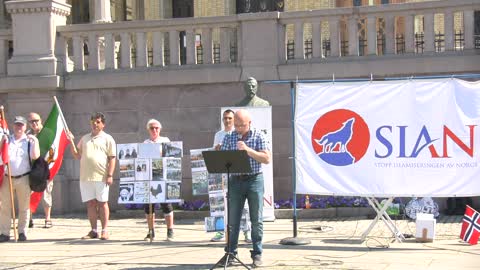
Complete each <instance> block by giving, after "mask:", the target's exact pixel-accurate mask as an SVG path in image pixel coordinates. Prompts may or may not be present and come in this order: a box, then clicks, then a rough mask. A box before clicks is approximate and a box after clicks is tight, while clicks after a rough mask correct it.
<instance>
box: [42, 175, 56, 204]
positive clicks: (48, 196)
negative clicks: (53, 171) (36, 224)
mask: <svg viewBox="0 0 480 270" xmlns="http://www.w3.org/2000/svg"><path fill="white" fill-rule="evenodd" d="M52 190H53V180H50V181H48V185H47V188H46V189H45V191H44V192H43V197H42V205H43V207H47V206H48V207H52Z"/></svg>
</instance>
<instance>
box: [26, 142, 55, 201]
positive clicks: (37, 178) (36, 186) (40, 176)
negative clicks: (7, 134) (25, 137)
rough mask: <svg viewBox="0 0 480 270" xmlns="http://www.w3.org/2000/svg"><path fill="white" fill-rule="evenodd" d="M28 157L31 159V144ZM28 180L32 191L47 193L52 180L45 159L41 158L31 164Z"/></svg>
mask: <svg viewBox="0 0 480 270" xmlns="http://www.w3.org/2000/svg"><path fill="white" fill-rule="evenodd" d="M28 157H29V159H30V143H29V144H28ZM28 178H29V179H28V180H29V183H30V189H31V190H32V191H35V192H43V191H45V189H46V188H47V185H48V179H50V169H49V168H48V163H47V162H46V161H45V159H43V158H42V157H39V158H37V159H36V160H34V161H33V162H32V163H31V168H30V174H29V175H28Z"/></svg>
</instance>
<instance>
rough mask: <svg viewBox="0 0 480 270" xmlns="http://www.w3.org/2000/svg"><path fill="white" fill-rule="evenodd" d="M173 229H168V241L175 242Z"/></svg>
mask: <svg viewBox="0 0 480 270" xmlns="http://www.w3.org/2000/svg"><path fill="white" fill-rule="evenodd" d="M173 239H174V236H173V229H167V241H173Z"/></svg>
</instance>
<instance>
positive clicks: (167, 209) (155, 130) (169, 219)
mask: <svg viewBox="0 0 480 270" xmlns="http://www.w3.org/2000/svg"><path fill="white" fill-rule="evenodd" d="M161 130H162V124H160V122H159V121H158V120H156V119H150V120H148V122H147V132H148V134H149V135H150V138H148V139H146V140H145V141H144V143H164V142H170V139H169V138H168V137H162V136H160V132H161ZM160 206H161V208H162V211H163V215H164V216H165V224H166V225H167V240H168V241H171V240H173V207H172V204H171V203H161V204H160ZM144 209H145V217H146V219H147V224H148V234H147V236H146V237H145V240H153V239H154V238H155V231H154V224H155V205H151V207H150V204H145V208H144Z"/></svg>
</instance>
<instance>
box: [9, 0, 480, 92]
mask: <svg viewBox="0 0 480 270" xmlns="http://www.w3.org/2000/svg"><path fill="white" fill-rule="evenodd" d="M36 2H42V1H36ZM46 2H52V3H53V4H49V5H53V6H55V5H56V6H59V5H60V4H58V3H56V0H51V1H46ZM28 3H30V2H23V1H12V3H10V4H9V6H10V9H9V10H11V12H13V11H15V10H20V9H21V7H20V5H22V6H23V5H27V4H28ZM42 3H43V2H42ZM31 5H33V4H31ZM17 6H19V7H17ZM62 8H65V9H66V10H67V9H68V7H67V6H65V7H63V6H62ZM22 10H24V9H22ZM32 10H36V9H32ZM476 10H477V11H478V10H480V1H479V0H457V1H451V0H443V1H428V2H411V3H402V4H389V5H378V6H361V7H344V8H332V9H323V10H311V11H297V12H265V13H248V14H238V15H231V16H222V17H202V18H176V19H165V20H155V21H127V22H115V23H95V24H76V25H64V22H63V21H59V22H58V23H56V24H52V25H50V27H51V28H52V29H55V30H56V32H57V35H56V36H55V37H53V36H52V37H51V39H55V42H51V43H52V44H50V38H48V39H47V41H48V42H47V43H45V44H47V45H45V46H43V47H45V48H42V53H38V55H33V56H32V55H30V54H28V51H26V48H30V47H34V45H28V46H27V45H26V44H27V43H28V42H27V43H26V42H17V43H15V42H14V43H13V45H14V46H13V47H14V53H13V58H15V59H16V60H15V61H13V58H12V61H10V62H8V64H7V60H8V59H7V58H8V56H7V55H8V54H7V52H5V50H6V48H7V47H6V44H4V43H5V42H3V43H2V44H3V46H4V48H3V49H2V48H0V50H1V51H2V52H0V66H1V67H0V74H4V75H5V74H8V75H6V76H4V77H5V78H10V77H15V76H17V77H16V78H15V80H13V79H9V80H7V81H8V82H9V83H8V84H4V87H3V88H2V87H0V89H12V88H25V86H27V87H28V88H32V87H34V88H35V87H37V88H40V87H42V88H46V87H47V88H51V87H53V88H57V87H65V88H68V89H81V88H83V87H86V86H88V87H96V83H95V82H96V80H94V79H92V78H93V77H95V76H100V74H101V76H102V78H103V79H104V80H102V81H103V82H108V83H107V84H105V85H104V86H105V87H125V86H133V85H134V84H141V85H176V84H184V83H198V82H199V81H201V82H202V83H219V82H231V81H238V80H244V79H246V78H247V77H249V76H254V77H256V78H257V79H259V80H261V81H263V80H290V79H295V78H297V77H298V78H303V79H321V78H328V77H331V76H332V74H335V75H336V76H337V77H338V78H341V77H364V76H369V75H370V74H374V75H375V76H382V77H385V76H401V75H406V73H408V75H413V74H438V73H448V74H451V73H466V72H478V64H477V62H478V61H477V60H476V59H477V58H478V57H479V56H478V53H477V52H476V50H475V49H478V48H480V36H479V35H478V33H477V34H476V33H475V26H474V21H475V18H474V17H475V15H474V14H475V11H476ZM54 11H55V10H53V9H52V11H51V13H52V14H51V15H49V16H51V17H52V18H55V16H57V17H59V15H58V14H57V13H58V12H57V13H55V12H54ZM42 14H43V13H42ZM65 14H68V12H66V11H65V12H64V13H62V16H66V15H65ZM12 16H14V17H15V18H17V20H18V21H19V22H23V21H24V20H25V18H24V17H19V15H18V14H17V13H14V12H13V13H12ZM23 16H29V17H28V19H29V20H30V21H31V23H33V22H34V21H35V20H37V17H35V16H37V15H36V13H28V14H25V15H23ZM42 16H43V15H42ZM45 16H46V15H45ZM62 18H63V17H62ZM46 19H47V18H45V21H46ZM62 20H63V19H62ZM42 22H43V21H42ZM31 23H30V24H31ZM40 23H41V22H40ZM27 26H28V24H26V23H25V25H23V27H24V28H26V27H27ZM46 29H48V28H46ZM2 31H3V32H1V33H0V39H2V40H3V41H6V40H10V39H13V40H14V41H15V40H22V41H25V40H28V38H33V36H32V37H30V35H31V34H30V33H25V31H23V30H22V31H20V30H18V29H17V30H16V31H15V29H14V31H13V32H12V34H10V32H9V30H2ZM46 33H47V34H48V35H50V34H49V33H50V32H47V31H46ZM52 33H54V32H52ZM12 36H13V37H12ZM36 36H37V37H43V35H41V33H37V34H36ZM33 43H34V42H33V41H32V44H33ZM53 43H54V44H53ZM41 44H44V43H41ZM52 46H54V50H53V48H52ZM43 51H45V52H53V51H54V55H50V54H48V57H49V58H48V59H47V60H49V62H48V63H46V62H45V61H46V60H45V59H46V58H45V55H46V54H45V53H43ZM16 54H17V55H16ZM53 56H54V57H53ZM25 59H27V60H29V61H30V62H28V63H27V62H25ZM42 61H43V62H42ZM44 62H45V63H44ZM53 63H55V65H54V64H53ZM47 64H48V66H47ZM42 65H43V66H45V67H46V68H42V67H43V66H42ZM325 65H328V68H325ZM6 67H7V68H6ZM366 67H368V68H366ZM99 70H100V71H105V72H101V73H99V74H97V73H95V72H88V71H99ZM115 70H118V71H126V70H129V71H132V72H129V73H128V76H126V74H127V73H122V72H111V71H115ZM6 71H7V72H6ZM136 71H138V72H136ZM144 71H149V72H153V73H142V72H144ZM67 74H68V80H64V75H67ZM151 74H154V75H151ZM29 75H33V76H37V75H42V76H41V77H40V79H45V78H47V77H48V78H52V79H51V80H52V82H51V83H44V84H38V83H33V81H32V79H31V78H29V79H28V81H29V82H28V84H21V85H23V86H21V87H20V86H17V85H19V84H18V83H15V82H17V81H19V80H23V81H24V80H25V78H26V77H27V76H29ZM134 82H135V83H134Z"/></svg>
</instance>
